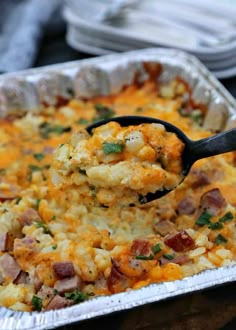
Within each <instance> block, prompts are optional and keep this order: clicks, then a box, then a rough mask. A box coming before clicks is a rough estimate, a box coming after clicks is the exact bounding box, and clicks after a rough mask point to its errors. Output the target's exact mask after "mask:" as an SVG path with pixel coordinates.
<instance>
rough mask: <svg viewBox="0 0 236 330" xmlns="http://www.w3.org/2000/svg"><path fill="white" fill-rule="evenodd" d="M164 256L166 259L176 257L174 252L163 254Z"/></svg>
mask: <svg viewBox="0 0 236 330" xmlns="http://www.w3.org/2000/svg"><path fill="white" fill-rule="evenodd" d="M163 257H164V258H165V259H168V260H172V259H174V257H175V256H174V254H168V253H166V254H163Z"/></svg>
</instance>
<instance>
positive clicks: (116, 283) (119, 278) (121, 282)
mask: <svg viewBox="0 0 236 330" xmlns="http://www.w3.org/2000/svg"><path fill="white" fill-rule="evenodd" d="M112 263H113V264H112V267H111V272H110V275H109V276H108V278H107V287H108V289H109V290H110V291H111V292H112V293H116V292H122V291H125V289H127V288H129V287H130V280H129V278H128V277H126V276H125V275H123V274H121V273H120V272H119V270H118V268H117V266H116V264H115V262H114V260H112Z"/></svg>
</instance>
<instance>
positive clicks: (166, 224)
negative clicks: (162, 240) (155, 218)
mask: <svg viewBox="0 0 236 330" xmlns="http://www.w3.org/2000/svg"><path fill="white" fill-rule="evenodd" d="M153 229H154V231H155V232H156V233H158V234H160V235H161V236H166V235H167V234H170V233H171V232H173V231H174V230H175V225H174V223H173V222H171V221H169V220H161V221H159V222H156V223H155V224H154V226H153Z"/></svg>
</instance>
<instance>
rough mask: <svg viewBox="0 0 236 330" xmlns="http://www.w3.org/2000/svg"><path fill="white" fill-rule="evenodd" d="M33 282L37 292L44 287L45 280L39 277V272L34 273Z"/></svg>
mask: <svg viewBox="0 0 236 330" xmlns="http://www.w3.org/2000/svg"><path fill="white" fill-rule="evenodd" d="M33 284H34V289H35V291H36V292H38V291H39V290H40V289H41V288H42V285H43V282H42V280H41V279H40V278H39V277H38V275H37V274H34V278H33Z"/></svg>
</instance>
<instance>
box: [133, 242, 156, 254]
mask: <svg viewBox="0 0 236 330" xmlns="http://www.w3.org/2000/svg"><path fill="white" fill-rule="evenodd" d="M131 253H132V255H134V256H140V255H141V256H146V257H147V256H149V255H150V254H151V253H152V250H151V245H150V243H149V241H148V240H147V239H141V238H136V239H134V240H133V243H132V245H131Z"/></svg>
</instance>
